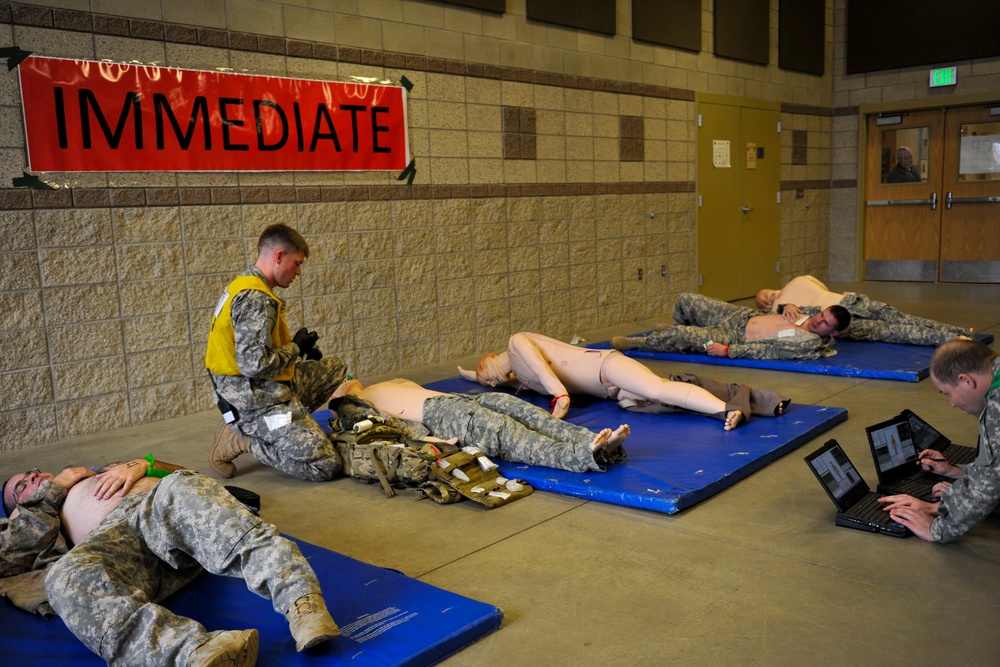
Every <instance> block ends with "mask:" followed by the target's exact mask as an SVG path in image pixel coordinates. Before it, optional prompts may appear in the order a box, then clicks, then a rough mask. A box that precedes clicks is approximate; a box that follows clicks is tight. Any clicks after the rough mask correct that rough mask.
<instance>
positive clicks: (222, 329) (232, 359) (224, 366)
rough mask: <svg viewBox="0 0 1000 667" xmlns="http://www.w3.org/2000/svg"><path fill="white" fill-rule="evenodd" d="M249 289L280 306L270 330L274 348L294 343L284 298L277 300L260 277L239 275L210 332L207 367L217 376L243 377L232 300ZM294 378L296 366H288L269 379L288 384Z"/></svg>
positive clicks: (217, 309)
mask: <svg viewBox="0 0 1000 667" xmlns="http://www.w3.org/2000/svg"><path fill="white" fill-rule="evenodd" d="M248 289H254V290H258V291H260V292H263V293H264V294H267V295H268V296H269V297H271V298H272V299H274V301H275V303H277V304H278V319H277V321H276V322H275V324H274V330H272V331H271V348H272V349H274V348H278V347H282V346H284V345H288V343H290V342H291V341H292V332H291V331H289V330H288V322H286V321H285V304H284V303H283V302H282V301H281V299H279V298H278V297H276V296H275V295H274V292H272V291H271V290H270V288H269V287H268V286H267V283H265V282H264V281H263V280H261V279H260V278H258V277H257V276H239V277H238V278H236V280H234V281H233V282H231V283H229V286H228V287H227V288H226V291H225V292H223V293H222V296H221V297H220V298H219V303H218V304H216V306H215V313H214V314H213V315H212V329H211V331H209V333H208V348H207V350H206V351H205V367H206V368H208V370H210V371H212V372H213V373H216V374H218V375H242V373H240V369H239V366H238V365H237V364H236V330H235V329H234V328H233V319H232V315H231V313H230V304H231V303H232V301H233V297H235V296H236V295H237V294H239V293H240V292H243V291H244V290H248ZM294 375H295V364H289V365H288V368H286V369H285V370H284V371H282V372H281V375H278V376H277V377H273V378H270V379H272V380H279V381H285V380H291V379H292V377H293V376H294Z"/></svg>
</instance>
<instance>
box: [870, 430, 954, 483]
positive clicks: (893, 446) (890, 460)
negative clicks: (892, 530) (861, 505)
mask: <svg viewBox="0 0 1000 667" xmlns="http://www.w3.org/2000/svg"><path fill="white" fill-rule="evenodd" d="M865 434H866V435H867V436H868V446H869V447H871V450H872V459H874V460H875V472H876V473H878V492H879V493H881V494H882V495H887V496H888V495H893V494H896V493H908V494H910V495H911V496H913V497H914V498H920V499H921V500H925V501H927V502H932V498H935V497H934V494H933V493H931V489H932V488H933V487H934V485H935V484H937V482H939V481H940V479H941V478H940V477H938V476H937V475H932V474H930V473H927V472H925V471H924V470H923V468H921V467H920V465H919V464H918V463H917V455H918V454H919V453H920V452H919V450H917V447H916V444H914V441H913V435H912V434H911V433H910V422H909V420H908V419H907V418H906V417H904V416H902V415H898V416H896V417H893V418H892V419H889V420H886V421H884V422H880V423H878V424H874V425H873V426H868V427H866V428H865ZM935 499H936V498H935Z"/></svg>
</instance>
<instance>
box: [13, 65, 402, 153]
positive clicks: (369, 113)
mask: <svg viewBox="0 0 1000 667" xmlns="http://www.w3.org/2000/svg"><path fill="white" fill-rule="evenodd" d="M19 70H20V81H21V102H22V104H23V108H24V126H25V132H26V134H27V142H28V168H29V169H30V170H31V171H34V172H47V171H380V170H387V171H396V170H403V169H405V168H406V166H407V165H408V164H409V162H410V151H409V142H408V141H407V136H406V91H405V90H404V89H403V88H402V87H400V86H385V85H374V84H366V83H338V82H332V81H314V80H307V79H285V78H279V77H269V76H250V75H247V74H229V73H224V72H207V71H197V70H184V69H175V68H170V67H156V66H153V65H126V64H121V63H104V62H93V61H87V60H66V59H61V58H41V57H36V56H32V57H29V58H27V59H25V60H24V62H22V63H21V65H20V67H19Z"/></svg>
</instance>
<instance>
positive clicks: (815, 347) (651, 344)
mask: <svg viewBox="0 0 1000 667" xmlns="http://www.w3.org/2000/svg"><path fill="white" fill-rule="evenodd" d="M756 315H757V313H756V312H755V311H753V310H752V309H750V308H747V307H745V306H737V305H734V304H731V303H726V302H725V301H720V300H719V299H713V298H711V297H707V296H703V295H701V294H681V295H680V296H679V297H678V298H677V303H676V304H675V305H674V320H675V321H676V322H677V326H673V327H667V328H664V329H660V330H658V331H654V332H652V333H651V334H649V335H648V336H645V337H643V338H628V339H627V340H628V341H629V343H631V344H632V348H633V349H642V350H651V351H654V352H685V353H691V352H700V353H704V352H705V345H706V344H707V343H708V342H709V341H712V342H715V343H722V344H723V345H728V346H729V356H730V357H731V358H733V359H738V358H743V359H816V358H818V357H825V356H829V355H832V354H836V351H835V350H833V349H831V346H832V345H833V339H832V338H823V337H821V336H818V335H816V334H814V333H810V332H808V331H806V330H805V329H786V330H784V331H782V332H780V334H779V335H776V336H772V337H770V338H765V339H763V340H752V341H748V340H746V329H747V322H748V321H749V320H750V318H751V317H754V316H756Z"/></svg>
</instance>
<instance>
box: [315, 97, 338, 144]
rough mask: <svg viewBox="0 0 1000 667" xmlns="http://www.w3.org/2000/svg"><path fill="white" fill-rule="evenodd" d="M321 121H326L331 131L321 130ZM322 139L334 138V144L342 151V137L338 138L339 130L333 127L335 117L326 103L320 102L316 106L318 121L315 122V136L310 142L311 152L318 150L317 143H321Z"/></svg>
mask: <svg viewBox="0 0 1000 667" xmlns="http://www.w3.org/2000/svg"><path fill="white" fill-rule="evenodd" d="M320 123H326V126H327V128H329V130H330V131H329V132H323V133H321V132H320ZM320 139H333V146H334V148H335V149H336V151H337V152H338V153H339V152H340V139H338V138H337V130H336V129H335V128H334V127H333V119H332V118H330V110H329V109H327V108H326V105H325V104H320V105H319V106H318V107H316V122H315V123H313V136H312V141H311V142H310V143H309V152H310V153H314V152H315V151H316V144H317V143H319V140H320Z"/></svg>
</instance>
